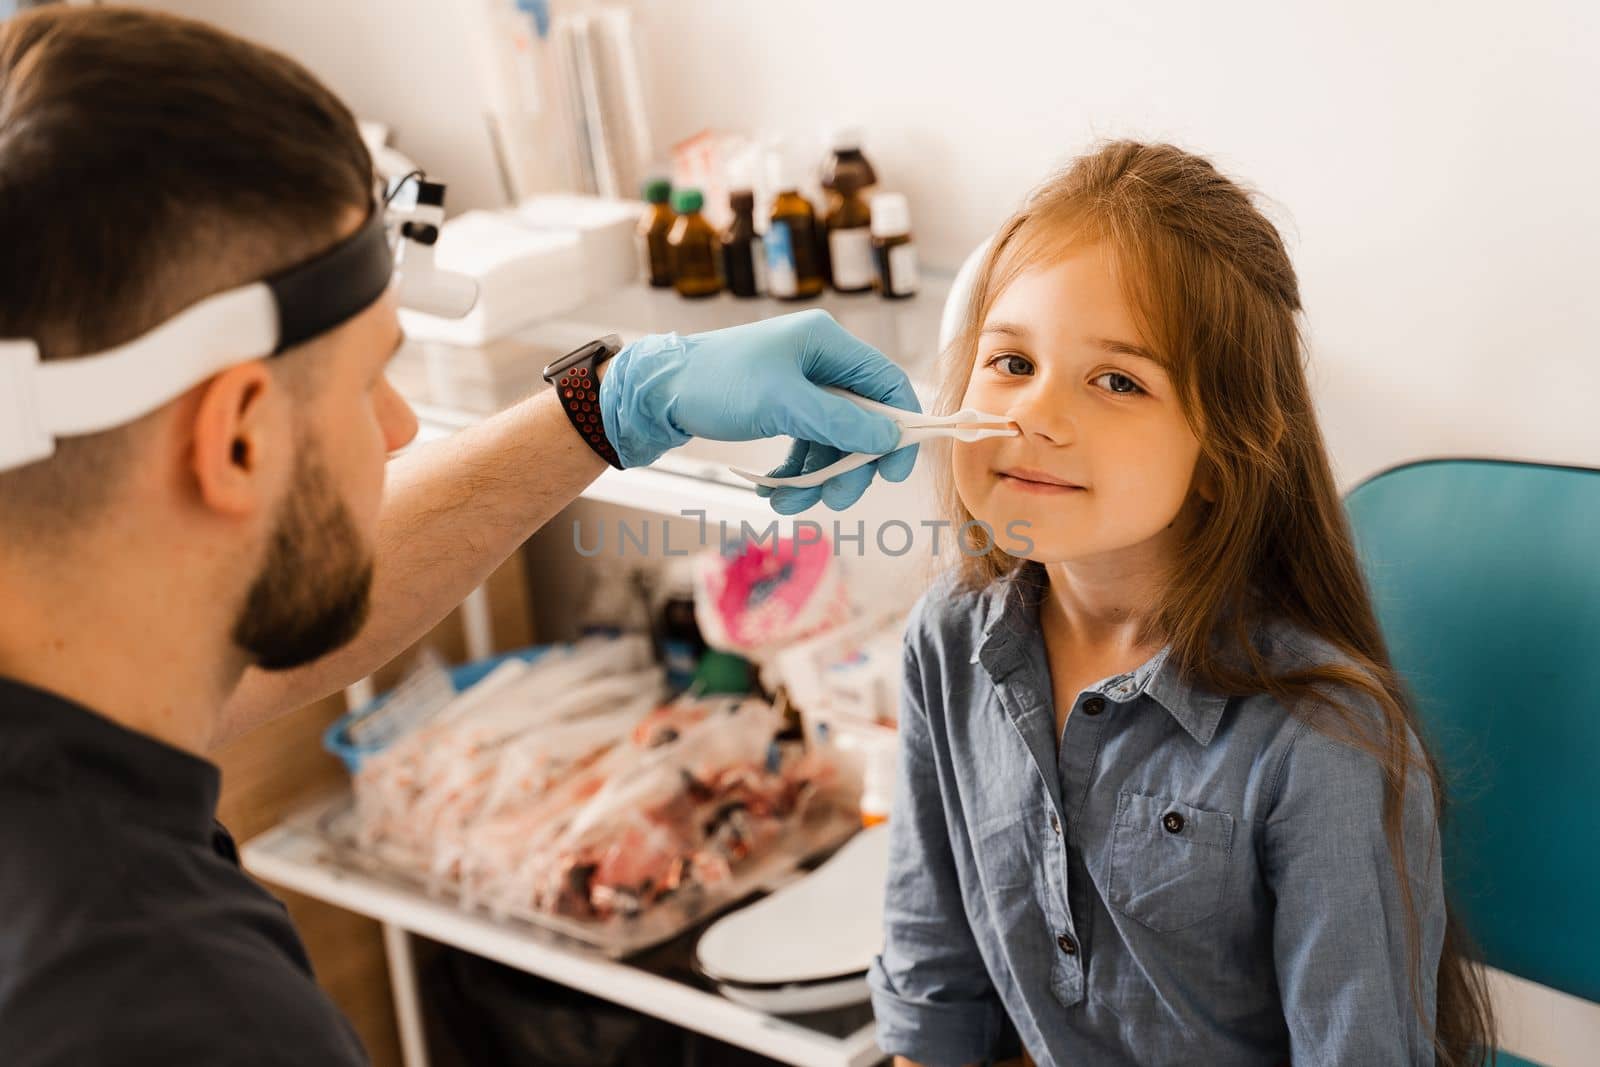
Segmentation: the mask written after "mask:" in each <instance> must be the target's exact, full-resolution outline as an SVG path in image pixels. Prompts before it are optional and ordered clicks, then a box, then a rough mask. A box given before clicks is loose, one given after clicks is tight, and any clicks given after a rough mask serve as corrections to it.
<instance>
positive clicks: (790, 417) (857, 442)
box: [600, 309, 922, 515]
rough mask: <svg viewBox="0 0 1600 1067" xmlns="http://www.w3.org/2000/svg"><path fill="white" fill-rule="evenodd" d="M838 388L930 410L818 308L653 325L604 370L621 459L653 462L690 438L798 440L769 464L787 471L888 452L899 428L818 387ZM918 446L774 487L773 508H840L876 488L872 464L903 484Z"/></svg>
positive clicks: (893, 370)
mask: <svg viewBox="0 0 1600 1067" xmlns="http://www.w3.org/2000/svg"><path fill="white" fill-rule="evenodd" d="M824 385H837V386H841V387H843V388H845V389H849V390H851V391H852V392H856V393H860V394H861V395H862V396H865V397H867V398H869V399H872V400H878V401H882V402H883V403H886V404H893V405H894V406H895V407H898V408H904V409H906V410H907V411H917V412H920V411H921V410H922V407H921V405H920V404H919V403H918V402H917V395H916V393H915V392H914V391H913V390H912V388H911V382H910V380H909V379H908V378H907V377H906V374H905V371H903V370H901V369H900V368H899V367H897V366H895V365H894V364H893V363H891V362H890V361H889V360H888V359H887V358H885V357H884V355H883V354H882V353H881V352H879V351H878V350H877V349H875V348H873V347H872V346H871V345H869V344H867V343H865V342H864V341H860V340H858V339H856V338H855V337H852V336H851V335H850V334H849V333H847V332H846V331H845V329H844V327H842V326H840V325H839V324H838V323H837V322H835V321H833V316H831V315H829V314H828V313H827V312H825V311H821V310H818V309H813V310H810V311H801V312H797V313H795V314H793V315H781V316H779V317H778V318H774V319H766V320H764V321H762V322H755V323H751V324H750V325H748V326H734V327H731V328H729V329H726V330H715V331H713V332H711V333H697V334H691V335H690V336H688V337H679V336H678V335H677V334H670V333H669V334H655V335H652V336H649V337H645V338H641V339H640V340H638V341H636V342H634V343H633V344H631V345H629V346H627V347H626V348H624V349H623V350H622V351H621V352H619V353H617V355H616V356H614V357H612V359H611V362H610V366H608V367H606V371H605V375H604V376H603V377H602V378H601V379H600V417H601V419H602V421H603V422H604V423H605V429H606V438H607V439H608V440H609V441H610V442H611V446H612V447H613V448H615V449H616V450H617V458H618V459H620V460H621V461H622V465H623V466H624V467H643V466H648V465H649V464H651V463H654V462H655V460H656V459H657V458H658V457H659V456H660V455H661V454H662V453H663V452H665V451H667V450H668V449H671V448H676V447H678V446H679V445H681V444H683V443H684V442H685V441H688V440H689V438H691V437H706V438H710V439H711V440H714V441H752V440H757V439H760V438H766V437H793V438H794V439H795V444H794V447H793V448H792V449H791V450H790V451H789V457H788V458H787V459H785V460H784V461H783V463H782V464H780V465H779V466H778V468H777V469H776V470H774V471H772V472H771V473H772V475H773V476H775V477H780V478H781V477H790V476H792V475H795V474H802V473H805V472H808V471H814V470H817V469H818V468H820V467H825V466H827V465H828V464H830V463H832V462H834V461H835V460H837V459H839V458H840V457H841V456H842V455H844V454H845V453H847V452H883V451H885V450H887V449H890V448H893V447H894V443H895V442H896V441H897V440H899V429H898V428H897V427H896V426H895V424H894V423H893V422H892V421H890V420H889V419H887V418H885V417H884V416H882V415H879V414H876V413H873V412H868V411H863V410H861V409H860V408H858V407H856V406H855V405H854V404H852V403H850V402H849V401H848V400H844V399H842V398H840V397H836V396H833V395H831V394H829V393H825V392H823V390H822V389H821V386H824ZM916 462H917V446H915V445H910V446H908V447H906V448H902V449H900V450H898V451H896V452H891V453H889V454H888V455H886V456H883V457H882V458H880V459H876V460H873V461H872V462H871V463H868V464H867V465H865V466H863V467H859V468H857V469H856V470H853V471H848V472H846V473H844V474H841V475H839V476H838V477H836V478H830V479H829V480H828V481H827V482H825V483H823V484H822V485H820V486H818V487H816V488H813V489H768V488H766V487H764V486H763V487H759V488H758V489H757V492H759V493H760V494H761V495H762V496H768V497H770V498H771V500H772V507H773V510H775V511H777V512H778V513H779V514H784V515H792V514H794V513H795V512H797V511H804V510H805V509H806V508H809V507H811V506H812V505H813V504H815V503H816V502H817V501H818V500H819V499H820V500H822V501H823V502H824V503H826V504H827V505H828V507H830V508H832V509H833V510H835V511H842V510H843V509H845V508H847V507H849V506H850V505H851V504H854V503H855V502H856V501H857V500H859V499H860V498H861V494H862V493H864V492H866V491H867V486H868V485H870V484H871V482H872V473H873V471H874V470H876V471H878V472H879V473H881V474H882V475H883V476H884V477H885V478H887V479H888V480H889V481H891V482H899V481H904V480H905V479H906V478H907V477H908V476H909V475H910V474H911V469H912V468H913V467H914V466H915V465H916Z"/></svg>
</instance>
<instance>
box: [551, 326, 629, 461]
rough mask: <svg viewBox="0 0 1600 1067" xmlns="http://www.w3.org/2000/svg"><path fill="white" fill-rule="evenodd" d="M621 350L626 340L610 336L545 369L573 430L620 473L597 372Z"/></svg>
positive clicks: (575, 351) (569, 353)
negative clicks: (602, 411) (608, 436)
mask: <svg viewBox="0 0 1600 1067" xmlns="http://www.w3.org/2000/svg"><path fill="white" fill-rule="evenodd" d="M621 351H622V338H620V337H618V336H617V335H616V334H614V333H613V334H608V335H606V336H605V337H602V338H600V339H599V340H598V341H590V342H589V343H588V344H586V345H584V346H582V347H581V348H575V349H573V350H572V351H571V352H568V353H567V354H566V355H564V356H562V357H561V358H560V359H558V360H555V361H554V362H552V363H551V364H550V365H549V366H547V367H545V369H544V380H545V381H547V382H549V383H550V384H551V385H552V386H554V387H555V390H556V396H557V397H558V398H560V400H561V408H562V410H563V411H565V412H566V413H567V419H568V421H570V422H571V423H572V427H573V429H575V430H577V431H578V434H579V436H581V437H582V438H583V439H584V441H586V442H587V443H588V445H589V447H590V448H592V449H594V451H595V454H596V455H598V456H599V457H600V458H601V459H603V460H605V461H606V462H607V463H609V464H611V465H612V466H613V467H615V468H617V470H621V469H622V460H620V459H618V458H617V450H616V449H615V448H612V447H611V442H610V441H608V440H606V426H605V422H604V421H603V420H602V419H601V418H600V380H599V378H598V376H597V375H596V374H595V371H596V370H597V369H598V368H599V366H600V364H602V363H604V362H605V361H606V360H608V359H610V358H611V357H612V356H614V355H616V354H617V353H618V352H621Z"/></svg>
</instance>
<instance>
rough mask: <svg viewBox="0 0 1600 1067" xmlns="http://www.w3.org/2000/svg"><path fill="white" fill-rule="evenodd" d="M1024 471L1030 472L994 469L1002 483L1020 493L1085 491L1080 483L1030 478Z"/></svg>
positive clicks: (1051, 493) (1057, 493)
mask: <svg viewBox="0 0 1600 1067" xmlns="http://www.w3.org/2000/svg"><path fill="white" fill-rule="evenodd" d="M1026 473H1032V472H1015V473H1007V472H1005V471H995V475H996V476H997V477H999V479H1000V482H1001V484H1002V485H1008V486H1010V487H1011V488H1013V489H1015V490H1017V491H1018V492H1021V493H1044V494H1049V495H1061V494H1065V493H1082V492H1086V490H1085V489H1084V488H1083V486H1081V485H1063V484H1061V483H1059V482H1045V481H1035V480H1034V479H1032V478H1029V477H1026Z"/></svg>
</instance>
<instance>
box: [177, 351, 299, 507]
mask: <svg viewBox="0 0 1600 1067" xmlns="http://www.w3.org/2000/svg"><path fill="white" fill-rule="evenodd" d="M281 389H282V386H281V385H280V384H279V383H278V382H276V381H275V380H274V379H273V376H272V372H271V371H269V370H268V369H267V367H266V365H265V364H264V363H262V362H261V361H260V360H254V361H252V362H249V363H241V364H239V365H238V366H236V367H230V368H228V369H227V370H225V371H223V372H222V373H221V374H219V375H217V376H216V377H215V378H212V379H211V380H210V381H209V382H207V383H206V384H204V385H202V386H201V387H200V393H199V398H198V403H197V404H196V405H195V411H194V451H193V454H192V456H191V457H190V463H191V467H192V470H193V473H194V478H195V485H196V488H197V489H198V490H199V493H200V499H201V500H202V501H204V503H205V505H206V506H207V507H209V508H211V509H212V510H213V511H216V512H218V513H219V514H223V515H228V516H233V517H244V516H246V515H250V514H252V513H253V512H256V511H259V510H261V509H262V508H264V507H266V506H267V505H268V503H269V500H270V497H271V495H272V493H273V492H274V487H273V474H272V469H271V465H270V463H269V462H268V461H269V458H275V457H273V450H274V449H276V450H280V451H284V452H285V454H287V452H286V450H287V449H289V448H290V447H292V445H291V443H290V442H289V441H288V440H287V429H286V420H284V419H283V417H282V413H281V412H275V411H274V410H273V409H274V407H275V406H276V402H277V401H278V400H279V395H280V392H281Z"/></svg>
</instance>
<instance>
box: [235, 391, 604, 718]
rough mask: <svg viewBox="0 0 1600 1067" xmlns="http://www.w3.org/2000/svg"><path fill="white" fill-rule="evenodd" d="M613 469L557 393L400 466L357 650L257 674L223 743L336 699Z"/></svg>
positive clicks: (394, 473) (392, 480)
mask: <svg viewBox="0 0 1600 1067" xmlns="http://www.w3.org/2000/svg"><path fill="white" fill-rule="evenodd" d="M603 366H604V365H602V367H603ZM605 467H606V464H605V461H604V460H602V459H601V458H600V457H599V456H597V455H595V453H594V452H593V450H591V449H590V448H589V446H588V445H587V444H585V443H584V441H583V439H582V438H581V437H579V436H578V433H577V431H575V430H574V429H573V428H572V425H571V423H570V422H569V421H568V420H567V416H566V413H565V412H564V411H562V410H561V406H560V404H559V402H558V401H557V398H556V395H555V391H554V390H551V389H546V390H544V391H543V392H541V393H540V394H538V395H537V396H534V397H531V398H529V399H528V400H526V401H524V402H523V403H521V404H519V405H518V406H516V407H514V408H512V409H511V410H509V411H506V412H504V413H502V414H500V415H498V416H496V417H495V418H493V419H490V420H488V421H487V422H484V423H482V424H480V425H478V426H474V427H472V428H470V429H467V430H463V431H462V432H460V433H458V434H456V435H455V436H453V437H451V438H450V439H448V440H445V441H439V442H436V443H434V444H432V445H428V446H425V447H423V448H419V449H417V450H415V451H414V452H412V453H408V454H407V455H405V456H402V457H400V458H398V459H396V460H394V461H393V462H392V463H391V464H390V466H389V472H388V482H387V485H386V487H385V491H384V503H383V514H382V517H381V520H380V525H379V529H378V539H377V549H376V552H377V555H376V566H375V570H374V584H373V591H372V611H371V613H370V615H369V617H368V619H367V623H366V626H365V627H364V628H363V629H362V631H361V633H360V635H359V636H357V637H356V639H355V640H354V641H353V642H351V643H350V644H349V645H348V646H346V647H345V648H343V649H341V650H340V651H338V652H335V653H333V654H332V655H329V656H326V657H324V658H323V659H320V660H318V661H317V662H315V663H312V664H309V665H307V666H305V667H301V668H298V669H296V670H293V671H285V672H280V673H268V672H265V671H261V670H257V669H253V668H252V669H251V670H250V671H248V672H247V673H246V674H245V676H244V678H243V680H242V681H241V682H240V684H239V687H238V689H237V690H235V692H234V695H233V697H232V699H231V700H230V701H229V702H228V706H227V708H226V709H225V711H224V714H223V716H222V720H221V722H220V723H219V724H218V731H217V736H216V741H215V743H216V744H222V743H224V742H226V741H227V740H229V739H230V738H232V737H237V736H238V735H239V734H241V733H244V732H245V731H247V730H250V729H252V728H253V727H255V726H258V725H260V724H261V723H263V722H266V721H268V720H270V719H272V718H275V717H276V716H278V715H280V714H282V713H284V712H287V711H292V710H293V709H295V708H299V707H303V706H304V705H306V704H309V703H311V702H313V701H315V700H320V699H322V698H323V697H325V696H328V695H329V694H331V693H335V692H338V691H339V690H340V689H342V688H344V687H345V686H347V685H350V684H351V683H353V682H355V681H357V680H359V679H361V678H363V677H365V676H366V675H368V674H370V673H371V672H372V671H374V670H376V669H377V668H379V667H381V666H382V665H383V664H385V663H387V662H389V661H390V660H391V659H393V658H394V657H395V656H397V655H399V654H400V653H401V652H403V651H404V650H405V649H406V648H408V647H410V645H411V644H412V643H413V642H415V641H416V640H417V639H418V638H420V637H421V636H422V635H423V634H425V633H427V632H428V631H429V630H430V629H432V628H433V626H434V625H436V624H437V623H438V622H439V620H440V619H442V618H444V617H445V616H446V615H448V614H449V613H450V612H451V611H452V610H453V609H454V608H455V607H456V606H457V605H458V604H460V603H461V601H462V600H463V599H465V598H466V596H467V595H468V594H469V593H471V592H472V590H473V589H475V588H477V586H478V585H480V584H481V583H482V582H483V581H484V580H485V579H487V578H488V577H489V575H491V574H492V573H494V570H495V568H497V567H498V566H500V564H501V563H503V562H504V561H505V560H506V558H507V557H508V556H510V555H511V553H512V552H514V551H515V550H516V549H517V547H518V546H519V545H521V544H522V542H523V541H525V540H527V538H528V537H529V535H531V534H532V533H533V532H534V531H535V530H537V529H538V528H539V527H541V526H543V525H544V524H545V523H546V522H548V521H550V519H552V518H554V517H555V516H556V515H557V514H558V513H559V512H560V511H561V509H562V508H564V507H566V506H567V505H568V504H570V503H571V502H572V501H573V500H574V499H576V498H577V496H578V495H579V494H580V493H582V492H583V490H584V488H585V487H586V486H588V485H589V484H590V483H591V482H593V481H594V480H595V478H597V477H598V476H599V475H600V473H601V472H602V471H604V470H605Z"/></svg>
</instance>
